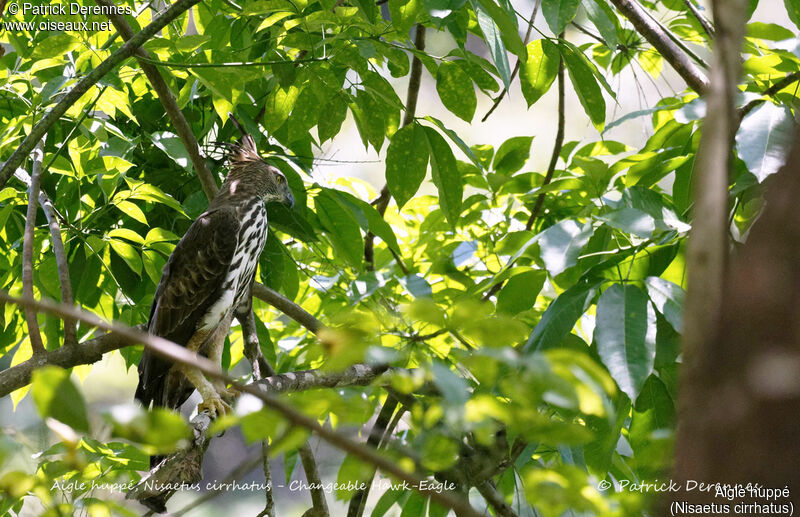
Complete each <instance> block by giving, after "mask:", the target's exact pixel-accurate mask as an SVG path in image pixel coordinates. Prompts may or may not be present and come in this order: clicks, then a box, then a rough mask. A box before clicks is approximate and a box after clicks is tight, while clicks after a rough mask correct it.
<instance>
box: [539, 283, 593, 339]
mask: <svg viewBox="0 0 800 517" xmlns="http://www.w3.org/2000/svg"><path fill="white" fill-rule="evenodd" d="M597 285H598V284H597V283H585V282H582V283H579V284H576V285H574V286H572V287H570V288H569V289H567V290H566V291H564V292H563V293H561V294H560V295H559V296H558V298H556V299H555V300H553V302H552V303H551V304H550V306H549V307H547V310H545V311H544V314H542V319H541V320H539V323H538V324H537V325H536V327H535V328H534V329H533V332H532V333H531V335H530V337H529V338H528V341H527V343H525V346H524V347H523V350H524V351H525V353H526V354H530V353H532V352H535V351H537V350H542V349H546V348H550V347H553V346H556V345H558V344H559V343H561V341H562V340H563V339H564V338H565V337H567V335H568V334H569V333H570V332H571V331H572V328H573V327H574V326H575V323H576V322H577V321H578V318H580V317H581V316H582V315H583V313H584V312H586V310H587V309H588V308H589V305H591V302H592V299H593V298H594V295H595V293H596V292H597Z"/></svg>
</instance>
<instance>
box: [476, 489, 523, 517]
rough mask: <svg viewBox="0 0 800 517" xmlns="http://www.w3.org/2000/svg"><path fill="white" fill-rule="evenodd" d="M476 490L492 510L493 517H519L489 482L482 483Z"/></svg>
mask: <svg viewBox="0 0 800 517" xmlns="http://www.w3.org/2000/svg"><path fill="white" fill-rule="evenodd" d="M476 488H477V489H478V492H480V493H481V495H482V496H483V498H484V499H486V502H487V503H489V506H491V507H492V508H494V513H495V515H497V516H498V517H519V516H518V515H517V514H516V513H515V512H514V509H513V508H511V505H509V504H508V503H507V502H506V500H505V499H504V498H503V496H502V495H501V494H500V492H498V491H497V488H495V486H494V484H493V483H492V482H491V481H484V482H483V483H481V484H480V485H478V486H477V487H476Z"/></svg>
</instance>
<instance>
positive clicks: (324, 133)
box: [317, 95, 347, 143]
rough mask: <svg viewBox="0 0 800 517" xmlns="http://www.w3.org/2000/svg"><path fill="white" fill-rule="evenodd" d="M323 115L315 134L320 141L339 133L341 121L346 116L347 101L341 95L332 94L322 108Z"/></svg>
mask: <svg viewBox="0 0 800 517" xmlns="http://www.w3.org/2000/svg"><path fill="white" fill-rule="evenodd" d="M323 113H325V116H324V117H320V119H319V123H318V124H317V135H318V136H319V141H320V143H322V142H326V141H328V140H330V139H331V138H333V137H335V136H336V135H338V134H339V130H340V129H341V128H342V122H344V119H345V117H347V102H346V101H345V100H344V99H343V98H342V96H341V95H334V96H333V97H331V100H330V101H328V104H327V105H326V106H325V108H324V109H323Z"/></svg>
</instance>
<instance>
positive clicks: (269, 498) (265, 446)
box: [256, 440, 275, 517]
mask: <svg viewBox="0 0 800 517" xmlns="http://www.w3.org/2000/svg"><path fill="white" fill-rule="evenodd" d="M261 468H262V470H263V471H264V483H265V484H266V485H267V487H268V488H267V489H266V490H264V497H265V498H266V503H265V504H264V509H263V510H261V512H259V514H258V515H257V516H256V517H275V494H274V493H273V491H272V472H271V470H270V467H269V443H268V442H267V440H263V441H262V442H261Z"/></svg>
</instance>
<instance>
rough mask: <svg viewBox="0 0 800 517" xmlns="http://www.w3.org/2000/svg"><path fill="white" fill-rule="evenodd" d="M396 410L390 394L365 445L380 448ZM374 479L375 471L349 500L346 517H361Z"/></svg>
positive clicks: (394, 401)
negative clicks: (364, 485) (364, 486)
mask: <svg viewBox="0 0 800 517" xmlns="http://www.w3.org/2000/svg"><path fill="white" fill-rule="evenodd" d="M396 408H397V399H396V398H395V397H393V396H392V395H391V393H390V394H389V395H388V396H387V397H386V401H385V402H384V404H383V406H382V407H381V410H380V411H379V412H378V417H377V418H376V419H375V424H374V425H373V426H372V430H371V431H370V433H369V437H368V438H367V445H371V446H373V447H375V448H376V449H377V448H379V447H380V444H381V441H382V439H383V436H384V434H386V433H387V432H391V431H389V430H388V427H389V424H390V423H391V422H392V415H393V414H394V410H395V409H396ZM374 478H375V471H374V470H373V471H372V475H371V476H370V477H369V479H367V481H366V488H365V489H364V490H359V491H358V492H356V493H355V495H354V496H353V498H352V499H350V505H349V506H348V507H347V517H361V516H362V515H363V514H364V509H365V508H366V505H367V498H368V497H369V492H370V487H371V486H372V480H373V479H374Z"/></svg>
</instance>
